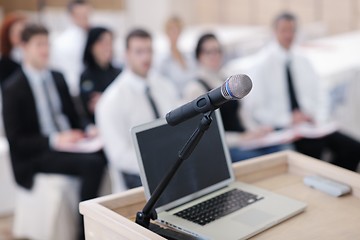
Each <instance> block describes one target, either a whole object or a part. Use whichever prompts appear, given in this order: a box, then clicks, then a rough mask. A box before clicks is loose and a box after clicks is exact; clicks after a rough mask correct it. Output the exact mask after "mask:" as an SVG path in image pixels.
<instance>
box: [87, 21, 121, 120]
mask: <svg viewBox="0 0 360 240" xmlns="http://www.w3.org/2000/svg"><path fill="white" fill-rule="evenodd" d="M112 60H113V33H112V32H111V31H110V30H109V29H107V28H103V27H94V28H91V29H90V31H89V34H88V38H87V42H86V45H85V51H84V57H83V61H84V64H85V70H84V72H83V73H82V74H81V77H80V97H81V100H82V104H83V107H84V110H85V112H86V115H87V116H86V117H87V118H88V119H89V121H90V122H92V123H94V114H95V107H96V104H97V102H98V100H99V99H100V97H101V94H102V93H103V92H104V91H105V89H106V88H107V87H108V86H109V85H110V83H112V81H113V80H114V79H115V78H116V77H117V76H118V75H119V74H120V73H121V69H120V68H116V67H114V66H113V65H112Z"/></svg>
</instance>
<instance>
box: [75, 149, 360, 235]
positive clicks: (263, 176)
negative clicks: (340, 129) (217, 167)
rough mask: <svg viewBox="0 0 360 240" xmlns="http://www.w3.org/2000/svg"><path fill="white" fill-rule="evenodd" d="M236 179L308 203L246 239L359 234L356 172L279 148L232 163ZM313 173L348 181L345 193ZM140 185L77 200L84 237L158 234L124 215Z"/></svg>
mask: <svg viewBox="0 0 360 240" xmlns="http://www.w3.org/2000/svg"><path fill="white" fill-rule="evenodd" d="M234 171H235V175H236V177H237V179H239V180H241V181H244V182H248V183H252V184H254V185H256V186H259V187H262V188H265V189H269V190H271V191H274V192H276V193H279V194H283V195H286V196H289V197H291V198H294V199H298V200H300V201H304V202H306V203H307V204H308V207H307V209H306V211H305V212H304V213H301V214H300V215H297V216H295V217H293V218H291V219H289V220H287V221H285V222H283V223H281V224H278V225H276V226H274V227H272V228H270V229H268V230H266V231H264V232H262V233H260V234H258V235H256V236H254V237H253V238H251V239H270V240H271V239H276V240H278V239H319V240H320V239H360V201H359V198H360V175H359V174H357V173H353V172H350V171H347V170H344V169H341V168H338V167H335V166H333V165H330V164H328V163H325V162H322V161H319V160H316V159H312V158H309V157H306V156H304V155H301V154H298V153H295V152H292V151H284V152H280V153H277V154H271V155H267V156H264V157H259V158H255V159H252V160H247V161H243V162H240V163H236V164H234ZM310 174H318V175H322V176H325V177H330V178H332V179H335V180H338V181H341V182H344V183H346V184H349V185H350V186H351V187H352V190H353V191H352V193H351V194H350V195H347V196H344V197H341V198H334V197H331V196H328V195H326V194H324V193H322V192H319V191H317V190H314V189H311V188H309V187H307V186H305V185H304V184H303V182H302V178H303V176H305V175H310ZM144 204H145V198H144V194H143V189H142V188H137V189H133V190H130V191H127V192H124V193H120V194H113V195H109V196H105V197H102V198H97V199H93V200H90V201H86V202H82V203H81V204H80V212H81V213H82V214H83V215H84V219H85V231H86V239H87V240H93V239H96V240H101V239H163V238H161V237H160V236H157V235H156V234H154V233H152V232H150V231H148V230H146V229H144V228H142V227H140V226H138V225H137V224H135V223H134V222H132V221H130V220H128V219H133V217H134V215H135V213H136V212H137V211H138V210H140V209H142V207H143V206H144Z"/></svg>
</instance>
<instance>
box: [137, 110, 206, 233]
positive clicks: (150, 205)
mask: <svg viewBox="0 0 360 240" xmlns="http://www.w3.org/2000/svg"><path fill="white" fill-rule="evenodd" d="M212 113H213V111H210V112H208V113H205V114H204V116H203V117H202V119H201V120H200V123H199V126H198V127H197V128H196V129H195V131H194V132H193V134H192V135H191V136H190V138H189V140H188V141H187V142H186V143H185V145H184V146H183V148H182V149H181V150H180V151H179V154H178V159H177V161H176V162H175V164H174V165H173V166H172V167H171V169H170V171H169V172H168V173H167V174H166V175H165V177H164V178H163V179H162V180H161V181H160V183H159V185H158V186H157V187H156V189H155V191H154V193H153V194H152V195H151V197H150V199H149V201H148V202H147V203H146V205H145V207H144V208H143V210H142V211H141V212H138V213H137V214H136V223H137V224H139V225H141V226H143V227H145V228H149V225H150V219H153V220H155V219H157V214H156V211H155V210H154V206H155V204H156V202H157V201H158V200H159V198H160V196H161V194H162V193H163V192H164V190H165V189H166V187H167V186H168V185H169V183H170V181H171V179H172V178H173V177H174V175H175V174H176V172H177V171H178V169H179V168H180V166H181V164H182V163H183V161H184V160H186V159H188V158H189V157H190V155H191V153H192V152H193V151H194V149H195V148H196V146H197V145H198V143H199V142H200V140H201V138H202V136H203V135H204V133H205V132H206V130H208V129H209V127H210V124H211V122H212V118H211V115H212Z"/></svg>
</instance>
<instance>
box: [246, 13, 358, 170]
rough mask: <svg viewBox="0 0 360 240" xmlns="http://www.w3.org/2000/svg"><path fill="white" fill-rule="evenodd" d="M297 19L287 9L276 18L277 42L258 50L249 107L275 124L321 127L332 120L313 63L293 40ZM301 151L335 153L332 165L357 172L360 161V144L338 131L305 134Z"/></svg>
mask: <svg viewBox="0 0 360 240" xmlns="http://www.w3.org/2000/svg"><path fill="white" fill-rule="evenodd" d="M296 27H297V26H296V18H295V16H294V15H292V14H291V13H283V14H281V15H279V16H278V17H277V18H276V19H275V21H274V35H275V41H274V42H272V43H271V44H270V45H269V46H267V47H266V48H265V49H264V50H263V51H261V52H260V54H259V56H258V57H259V64H258V65H257V66H256V67H255V69H254V71H253V74H251V77H252V79H253V82H254V88H253V91H252V94H251V96H250V97H249V101H248V103H247V104H248V106H247V108H248V109H250V110H251V111H250V112H251V113H252V115H253V118H254V120H255V121H257V122H259V123H261V124H266V125H269V126H273V127H275V128H288V127H292V126H295V125H299V124H304V123H307V124H311V125H321V124H324V123H326V121H328V118H329V114H328V106H327V99H326V95H325V93H324V91H323V88H322V87H321V86H320V79H319V77H318V76H317V74H316V73H315V71H314V69H313V67H312V66H311V64H310V62H309V61H308V60H307V59H306V58H305V57H303V56H301V55H300V54H299V53H298V51H297V50H296V48H295V47H293V42H294V39H295V36H296ZM294 145H295V148H296V150H298V151H299V152H302V153H304V154H307V155H310V156H312V157H315V158H321V157H322V154H323V151H324V150H325V149H329V150H330V151H331V152H332V156H333V159H332V163H334V164H336V165H338V166H341V167H344V168H347V169H349V170H353V171H355V170H356V168H357V165H358V163H359V160H360V144H359V143H358V142H357V141H355V140H353V139H351V138H350V137H348V136H346V135H344V134H342V133H340V132H337V131H333V132H331V133H329V134H327V135H325V136H323V137H319V138H313V139H308V138H303V139H301V140H298V141H296V142H295V143H294Z"/></svg>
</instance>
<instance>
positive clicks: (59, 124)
mask: <svg viewBox="0 0 360 240" xmlns="http://www.w3.org/2000/svg"><path fill="white" fill-rule="evenodd" d="M43 87H44V88H43V89H44V93H45V97H46V102H47V105H48V109H49V113H50V117H51V121H52V124H53V126H54V127H55V129H56V131H60V132H61V131H65V130H68V129H70V125H69V122H68V119H67V118H66V117H65V116H64V115H63V113H62V112H61V101H60V98H59V96H58V92H57V89H56V87H55V84H54V82H53V81H52V79H45V80H44V81H43Z"/></svg>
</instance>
